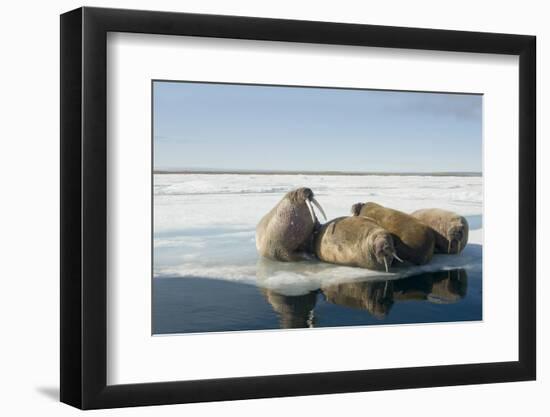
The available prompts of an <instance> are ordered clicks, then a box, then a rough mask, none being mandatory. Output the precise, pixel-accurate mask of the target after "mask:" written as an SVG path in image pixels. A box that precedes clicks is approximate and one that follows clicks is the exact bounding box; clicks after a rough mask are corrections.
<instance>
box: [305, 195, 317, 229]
mask: <svg viewBox="0 0 550 417" xmlns="http://www.w3.org/2000/svg"><path fill="white" fill-rule="evenodd" d="M306 206H307V208H308V210H309V214H311V220H312V221H313V224H315V222H316V221H317V218H316V217H315V213H314V212H313V207H311V203H310V202H309V200H306Z"/></svg>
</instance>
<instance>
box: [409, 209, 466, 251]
mask: <svg viewBox="0 0 550 417" xmlns="http://www.w3.org/2000/svg"><path fill="white" fill-rule="evenodd" d="M411 216H413V217H414V218H416V219H418V220H419V221H420V222H422V223H423V224H425V225H426V226H428V227H430V228H431V229H432V230H433V231H434V235H435V252H436V253H456V254H459V253H460V252H462V250H463V249H464V248H465V247H466V244H467V243H468V232H469V230H470V227H469V225H468V221H467V220H466V219H465V218H464V217H462V216H460V215H458V214H456V213H453V212H452V211H447V210H442V209H436V208H432V209H422V210H416V211H415V212H413V213H412V214H411Z"/></svg>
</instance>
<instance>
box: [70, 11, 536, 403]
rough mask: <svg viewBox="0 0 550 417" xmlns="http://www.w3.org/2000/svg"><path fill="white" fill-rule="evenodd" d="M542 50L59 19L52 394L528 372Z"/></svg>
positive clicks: (227, 19)
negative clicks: (56, 363)
mask: <svg viewBox="0 0 550 417" xmlns="http://www.w3.org/2000/svg"><path fill="white" fill-rule="evenodd" d="M535 102H536V100H535V38H534V37H532V36H526V35H509V34H493V33H474V32H459V31H446V30H432V29H415V28H398V27H385V26H372V25H357V24H342V23H328V22H311V21H292V20H278V19H265V18H251V17H237V16H215V15H198V14H186V13H168V12H150V11H135V10H118V9H100V8H87V7H86V8H80V9H77V10H74V11H71V12H68V13H66V14H63V15H62V16H61V267H62V268H61V312H60V314H61V400H62V401H63V402H65V403H67V404H70V405H73V406H76V407H79V408H83V409H90V408H109V407H123V406H137V405H154V404H172V403H185V402H199V401H217V400H232V399H246V398H262V397H276V396H296V395H311V394H323V393H339V392H352V391H369V390H385V389H399V388H416V387H433V386H445V385H460V384H479V383H493V382H505V381H522V380H532V379H535V375H536V350H535V345H536V332H535V329H536V315H535V311H536V304H535V303H536V294H535V288H536V285H535V284H536V271H535V249H536V233H535V231H536V204H535V201H536V193H535V172H536V166H535V160H536V158H535Z"/></svg>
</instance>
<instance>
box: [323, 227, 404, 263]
mask: <svg viewBox="0 0 550 417" xmlns="http://www.w3.org/2000/svg"><path fill="white" fill-rule="evenodd" d="M314 249H315V254H316V255H317V257H318V258H319V260H321V261H325V262H330V263H334V264H339V265H348V266H358V267H361V268H368V269H374V270H384V269H385V270H386V272H388V267H389V266H391V263H392V261H393V259H394V258H397V259H398V260H401V259H399V257H398V256H397V255H396V254H395V249H394V246H393V239H392V237H391V235H390V234H389V233H388V232H387V231H386V230H384V229H383V228H381V227H380V226H378V225H377V224H376V223H374V222H373V221H371V220H368V219H366V218H364V217H353V216H351V217H339V218H337V219H334V220H331V221H330V222H328V223H325V224H324V225H323V226H322V227H321V229H320V230H319V231H318V232H317V233H316V235H315V239H314Z"/></svg>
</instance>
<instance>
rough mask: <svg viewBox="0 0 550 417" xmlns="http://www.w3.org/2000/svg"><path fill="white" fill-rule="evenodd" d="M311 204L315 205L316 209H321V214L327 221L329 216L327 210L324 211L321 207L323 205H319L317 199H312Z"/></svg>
mask: <svg viewBox="0 0 550 417" xmlns="http://www.w3.org/2000/svg"><path fill="white" fill-rule="evenodd" d="M311 202H312V203H313V204H315V207H317V208H318V209H319V211H320V212H321V214H322V215H323V217H324V218H325V221H327V215H326V214H325V210H323V207H321V205H320V204H319V202H318V201H317V200H315V197H311Z"/></svg>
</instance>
